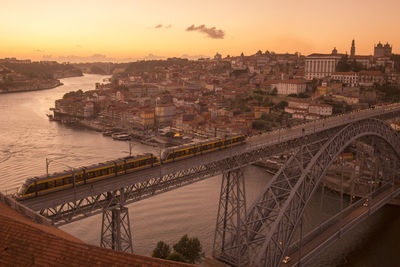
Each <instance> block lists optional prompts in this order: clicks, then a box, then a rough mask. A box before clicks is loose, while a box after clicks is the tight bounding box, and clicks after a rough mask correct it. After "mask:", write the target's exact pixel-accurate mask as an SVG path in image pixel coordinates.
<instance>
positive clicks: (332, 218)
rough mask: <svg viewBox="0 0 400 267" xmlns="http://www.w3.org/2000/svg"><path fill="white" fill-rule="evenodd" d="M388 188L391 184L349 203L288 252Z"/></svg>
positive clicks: (291, 251)
mask: <svg viewBox="0 0 400 267" xmlns="http://www.w3.org/2000/svg"><path fill="white" fill-rule="evenodd" d="M388 188H390V186H389V185H385V186H381V187H380V188H378V189H377V190H376V191H374V192H371V193H370V194H368V195H367V196H364V197H362V198H360V199H358V200H357V201H355V202H353V204H351V205H349V206H348V207H346V208H345V209H343V210H342V211H340V212H339V213H337V214H336V215H334V216H333V217H331V218H329V219H328V220H326V221H325V222H323V223H322V224H320V225H318V226H317V227H316V228H315V229H314V230H312V231H311V232H309V233H308V234H306V235H305V236H304V237H303V238H302V240H298V241H296V242H295V243H294V244H293V245H291V246H290V248H289V249H288V252H287V253H286V254H291V253H293V251H296V250H297V249H299V247H300V241H301V243H302V244H304V243H307V242H309V241H310V240H313V239H314V238H316V237H317V236H318V235H320V234H321V233H322V232H324V231H325V230H327V229H328V228H329V227H330V226H332V225H334V224H335V223H337V222H339V221H340V220H341V219H342V218H343V217H344V216H346V214H348V213H351V212H352V211H353V209H354V208H357V207H360V206H361V205H362V203H365V202H366V201H367V199H373V198H374V197H376V196H378V195H379V194H381V193H382V192H384V191H386V190H388Z"/></svg>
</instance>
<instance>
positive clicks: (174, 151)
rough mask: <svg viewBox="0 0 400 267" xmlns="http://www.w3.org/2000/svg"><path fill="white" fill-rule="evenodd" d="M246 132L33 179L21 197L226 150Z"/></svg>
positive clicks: (239, 140)
mask: <svg viewBox="0 0 400 267" xmlns="http://www.w3.org/2000/svg"><path fill="white" fill-rule="evenodd" d="M245 140H246V136H245V135H235V136H229V137H225V138H215V139H211V140H207V141H204V142H200V143H191V144H186V145H182V146H177V147H171V148H167V149H166V150H164V151H163V153H162V155H161V160H160V159H159V158H158V157H156V156H154V155H153V154H151V153H147V154H144V155H136V156H133V157H125V158H120V159H117V160H113V161H107V162H104V163H99V164H95V165H91V166H87V167H82V168H78V169H75V170H74V171H64V172H60V173H53V174H51V175H49V176H47V175H43V176H40V177H33V178H29V179H27V180H26V181H25V183H24V184H23V185H22V186H21V187H20V188H19V190H18V193H17V197H18V198H19V199H27V198H32V197H36V196H38V195H43V194H47V193H50V192H54V191H59V190H63V189H66V188H69V187H73V186H79V185H83V184H87V183H92V182H94V181H97V180H100V179H112V177H115V176H119V175H124V174H126V173H131V172H135V171H138V170H141V169H145V168H151V167H154V166H158V165H160V164H161V163H162V164H167V163H169V162H173V161H176V160H181V159H184V158H188V157H193V156H196V155H201V154H204V153H209V152H211V151H215V150H220V149H225V148H227V147H231V146H234V145H238V144H241V143H243V142H245Z"/></svg>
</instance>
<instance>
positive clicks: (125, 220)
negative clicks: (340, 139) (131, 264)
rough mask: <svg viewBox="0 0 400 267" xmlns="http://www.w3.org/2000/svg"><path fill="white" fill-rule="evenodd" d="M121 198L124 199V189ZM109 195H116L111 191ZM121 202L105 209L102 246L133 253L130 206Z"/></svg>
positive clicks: (102, 225)
mask: <svg viewBox="0 0 400 267" xmlns="http://www.w3.org/2000/svg"><path fill="white" fill-rule="evenodd" d="M120 192H122V194H120V199H121V200H123V192H124V191H123V189H121V191H120ZM109 196H110V197H112V196H115V193H114V192H109ZM122 203H123V201H121V202H120V204H117V205H115V206H112V207H109V208H105V209H103V219H102V224H101V239H100V247H104V248H111V249H113V250H118V251H124V252H130V253H133V246H132V235H131V227H130V223H129V213H128V208H127V207H124V206H123V205H122Z"/></svg>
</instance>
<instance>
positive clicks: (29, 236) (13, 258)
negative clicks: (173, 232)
mask: <svg viewBox="0 0 400 267" xmlns="http://www.w3.org/2000/svg"><path fill="white" fill-rule="evenodd" d="M0 266H152V267H153V266H154V267H155V266H164V267H169V266H170V267H173V266H193V265H190V264H183V263H178V262H172V261H166V260H161V259H156V258H151V257H146V256H140V255H135V254H130V253H124V252H118V251H114V250H111V249H106V248H100V247H96V246H92V245H88V244H85V243H83V242H82V241H80V240H79V239H77V238H75V237H73V236H71V235H69V234H67V233H65V232H63V231H61V230H59V229H57V228H55V227H52V226H45V225H40V224H37V223H34V222H32V221H30V220H29V219H28V218H27V217H25V216H23V215H22V214H20V213H18V212H16V211H14V210H12V209H11V208H9V207H8V206H6V205H4V204H3V203H0Z"/></svg>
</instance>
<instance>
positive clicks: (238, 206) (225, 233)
mask: <svg viewBox="0 0 400 267" xmlns="http://www.w3.org/2000/svg"><path fill="white" fill-rule="evenodd" d="M245 218H246V192H245V185H244V176H243V171H242V169H236V170H234V171H229V172H226V173H224V174H223V177H222V184H221V192H220V199H219V205H218V215H217V224H216V230H215V236H214V248H213V257H215V258H218V259H219V260H222V261H226V262H227V263H229V264H233V265H240V264H241V253H240V248H241V246H242V244H243V242H245V240H246V238H245V237H243V236H242V235H240V232H247V231H246V230H245V229H243V227H245V226H246V224H245V222H244V219H245ZM235 237H236V238H235ZM231 259H234V260H235V262H231V261H230V260H231Z"/></svg>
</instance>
